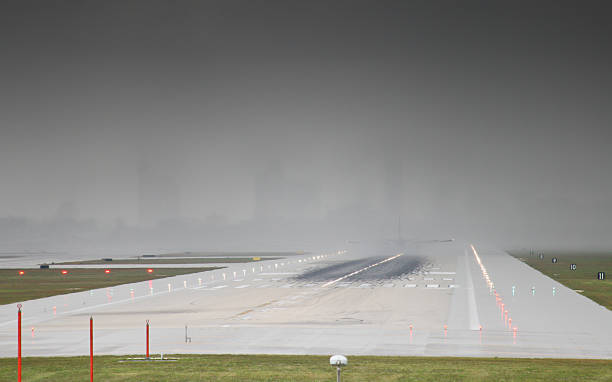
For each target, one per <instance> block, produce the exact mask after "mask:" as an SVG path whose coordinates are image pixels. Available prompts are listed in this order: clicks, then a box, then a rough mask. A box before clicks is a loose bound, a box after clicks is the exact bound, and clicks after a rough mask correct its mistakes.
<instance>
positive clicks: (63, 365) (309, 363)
mask: <svg viewBox="0 0 612 382" xmlns="http://www.w3.org/2000/svg"><path fill="white" fill-rule="evenodd" d="M126 358H127V357H116V356H100V357H95V359H94V380H96V381H105V382H106V381H109V382H113V381H131V382H133V381H138V382H149V381H221V382H223V381H228V382H229V381H241V382H243V381H296V382H297V381H309V382H313V381H335V369H334V368H332V367H331V366H329V358H328V357H326V356H289V355H287V356H277V355H177V356H176V358H179V360H178V361H176V362H170V361H164V362H159V361H149V362H147V361H132V362H120V360H122V359H126ZM348 358H349V365H348V366H347V367H346V368H345V369H344V370H343V372H342V380H343V381H345V382H350V381H382V382H389V381H436V382H441V381H498V382H500V381H612V361H611V360H565V359H563V360H562V359H507V358H437V357H431V358H429V357H370V356H367V357H366V356H359V357H358V356H354V357H348ZM16 365H17V360H16V359H15V358H0V380H2V381H14V380H16V379H17V371H16V368H17V366H16ZM88 380H89V359H88V357H49V358H24V360H23V381H24V382H34V381H61V382H71V381H79V382H81V381H88Z"/></svg>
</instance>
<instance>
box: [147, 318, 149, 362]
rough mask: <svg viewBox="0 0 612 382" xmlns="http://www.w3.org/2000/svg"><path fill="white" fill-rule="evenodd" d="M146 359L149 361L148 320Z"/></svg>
mask: <svg viewBox="0 0 612 382" xmlns="http://www.w3.org/2000/svg"><path fill="white" fill-rule="evenodd" d="M147 359H149V320H147Z"/></svg>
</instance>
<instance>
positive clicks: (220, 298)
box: [0, 243, 612, 358]
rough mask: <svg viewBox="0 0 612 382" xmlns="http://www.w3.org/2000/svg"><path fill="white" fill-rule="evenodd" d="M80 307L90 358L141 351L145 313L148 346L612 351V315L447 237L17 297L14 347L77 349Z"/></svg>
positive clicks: (576, 354) (9, 311)
mask: <svg viewBox="0 0 612 382" xmlns="http://www.w3.org/2000/svg"><path fill="white" fill-rule="evenodd" d="M491 285H493V287H491ZM512 286H514V287H515V288H514V290H515V295H514V296H512V295H511V291H512ZM553 286H554V287H555V295H554V296H553V295H552V293H548V292H550V291H551V290H552V287H553ZM532 287H534V288H535V290H536V293H535V294H533V293H531V290H532V289H531V288H532ZM547 291H548V292H547ZM496 294H497V295H496ZM501 304H504V305H503V309H502V308H501ZM506 310H507V311H508V312H509V313H508V315H506V314H505V311H506ZM90 316H92V317H93V318H94V326H95V339H94V343H95V352H96V354H143V353H144V350H145V322H146V320H149V321H150V324H151V352H153V353H160V352H163V353H166V354H169V353H234V354H239V353H266V354H332V353H344V354H349V355H350V354H355V355H357V354H360V355H425V356H499V357H571V358H612V345H611V344H612V330H611V329H610V323H611V322H612V312H610V311H608V310H607V309H605V308H602V307H601V306H599V305H597V304H595V303H594V302H592V301H590V300H588V299H586V298H585V297H583V296H581V295H579V294H577V293H575V292H574V291H571V290H569V289H567V288H565V287H563V286H562V285H560V284H558V283H556V282H555V281H554V280H551V279H549V278H547V277H546V276H544V275H542V274H541V273H539V272H537V271H535V270H533V269H531V268H529V267H528V266H527V265H525V264H523V263H521V262H520V261H518V260H516V259H514V258H512V257H510V256H509V255H507V254H505V253H503V252H499V251H494V250H486V249H478V248H477V247H471V246H469V245H465V244H456V243H437V244H431V245H422V246H419V248H417V249H414V250H412V251H405V252H403V253H376V254H373V255H372V256H369V257H360V256H358V255H356V254H355V253H352V252H351V251H348V252H345V251H337V252H327V253H318V254H305V255H299V256H292V257H289V258H285V259H280V260H270V261H263V262H256V263H247V264H230V265H228V267H227V268H225V269H221V270H216V271H212V272H203V273H197V274H191V275H184V276H176V277H172V278H167V279H158V280H152V281H145V282H141V283H135V284H128V285H122V286H118V287H114V288H108V289H100V290H94V291H90V292H81V293H74V294H70V295H63V296H55V297H49V298H45V299H40V300H33V301H27V302H25V303H23V317H24V324H23V328H24V329H23V330H24V333H25V335H24V342H23V354H24V355H26V356H35V355H39V356H42V355H84V354H88V350H89V347H88V346H89V343H88V340H89V336H88V329H89V317H90ZM15 318H16V308H15V306H14V305H9V306H6V305H5V306H1V307H0V356H2V357H13V356H15V354H16V321H15ZM508 318H510V319H511V323H509V320H508ZM515 328H516V329H515ZM186 337H188V338H186ZM186 340H187V341H186ZM189 340H190V341H189Z"/></svg>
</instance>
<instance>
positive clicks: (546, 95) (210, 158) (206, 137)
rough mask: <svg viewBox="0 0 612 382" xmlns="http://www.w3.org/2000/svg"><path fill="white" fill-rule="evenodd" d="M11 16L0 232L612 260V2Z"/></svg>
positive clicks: (237, 4)
mask: <svg viewBox="0 0 612 382" xmlns="http://www.w3.org/2000/svg"><path fill="white" fill-rule="evenodd" d="M1 8H2V9H1V11H0V49H1V53H0V54H1V59H0V84H2V86H1V88H0V89H1V90H0V180H1V189H2V191H1V194H0V195H1V197H0V217H2V216H4V217H6V216H22V217H26V218H32V219H38V220H40V219H43V220H44V219H54V218H57V217H58V216H60V217H61V216H62V214H64V215H65V214H68V215H70V216H71V217H73V218H78V219H94V220H96V221H100V222H107V223H110V222H114V221H117V219H121V221H123V222H125V223H126V224H129V225H139V226H151V225H154V224H156V223H158V222H159V221H162V220H163V219H176V218H181V219H194V220H197V221H217V222H222V223H223V224H241V223H242V222H265V221H268V220H277V221H283V220H289V221H298V222H299V221H318V222H323V223H322V224H324V222H328V223H329V222H332V221H334V222H343V224H352V225H355V226H363V229H355V231H354V233H357V232H359V233H363V232H367V231H368V230H370V229H371V230H373V231H376V234H379V233H380V231H385V230H387V231H388V232H390V235H394V232H395V231H394V230H393V228H390V227H393V226H394V224H395V222H396V221H397V217H398V216H401V217H402V221H403V222H405V227H406V230H413V231H415V232H414V233H415V234H418V233H422V232H428V233H434V234H435V233H436V232H440V233H443V234H445V235H446V234H449V235H452V234H453V233H454V232H461V233H465V234H477V233H478V231H479V230H481V229H484V228H486V229H487V232H488V233H491V232H494V233H495V235H496V237H500V238H503V237H504V234H506V233H507V234H508V235H511V236H512V240H511V241H512V243H515V244H517V245H520V244H521V237H523V235H526V236H525V237H529V239H528V240H524V241H529V240H534V239H533V238H534V235H535V236H537V235H536V233H537V232H535V233H534V230H536V231H537V230H538V229H542V230H545V231H546V235H547V239H548V240H555V238H556V237H558V238H559V239H560V240H562V241H564V242H569V243H570V244H571V242H572V240H573V241H575V242H578V241H581V240H582V241H593V240H594V241H599V242H600V243H603V244H606V243H610V242H611V241H612V240H611V239H609V238H608V237H607V236H608V234H607V233H608V232H609V231H610V229H612V221H611V218H610V217H611V216H612V201H611V199H610V195H611V192H612V180H611V177H610V174H611V170H612V154H611V153H610V148H609V146H610V143H612V131H611V129H610V123H611V122H612V108H611V107H610V106H611V104H612V103H611V102H610V101H612V94H611V92H612V75H611V74H610V70H609V68H610V67H612V62H611V61H612V60H611V56H610V55H611V53H610V49H609V46H611V45H612V41H611V37H612V34H611V32H612V31H611V29H610V28H611V27H610V25H609V20H610V16H612V15H611V12H610V11H609V9H608V7H606V2H595V1H593V2H583V1H580V2H579V1H576V2H561V1H538V2H532V1H525V2H522V1H511V2H501V1H499V2H491V1H483V2H473V1H463V2H454V1H453V2H442V1H333V2H332V1H329V2H314V1H227V0H224V1H22V0H20V1H5V2H3V3H2V5H1ZM143 192H144V194H143ZM143 211H144V212H143ZM359 220H369V223H371V222H380V221H383V222H387V223H386V224H388V226H385V227H384V228H380V227H371V226H368V225H367V224H368V222H367V221H359ZM330 224H331V223H330ZM376 224H377V223H376ZM341 234H342V235H344V236H350V235H351V232H350V231H342V232H341ZM407 234H410V233H409V232H407ZM568 235H569V236H568ZM348 238H349V237H343V238H342V239H343V240H344V239H348ZM610 244H612V243H610ZM525 245H527V244H525Z"/></svg>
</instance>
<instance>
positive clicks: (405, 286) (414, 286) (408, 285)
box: [404, 284, 417, 288]
mask: <svg viewBox="0 0 612 382" xmlns="http://www.w3.org/2000/svg"><path fill="white" fill-rule="evenodd" d="M416 286H417V285H416V284H406V285H404V288H416Z"/></svg>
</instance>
